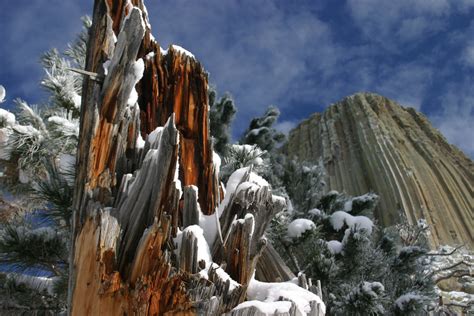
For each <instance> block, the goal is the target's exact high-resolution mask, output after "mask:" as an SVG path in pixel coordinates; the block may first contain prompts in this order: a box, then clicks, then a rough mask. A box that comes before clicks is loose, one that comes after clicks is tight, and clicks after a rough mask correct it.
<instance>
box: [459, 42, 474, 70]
mask: <svg viewBox="0 0 474 316" xmlns="http://www.w3.org/2000/svg"><path fill="white" fill-rule="evenodd" d="M461 58H462V61H463V62H464V63H465V64H466V65H467V66H469V67H474V42H470V43H468V45H467V46H466V48H465V49H464V52H463V54H462V57H461Z"/></svg>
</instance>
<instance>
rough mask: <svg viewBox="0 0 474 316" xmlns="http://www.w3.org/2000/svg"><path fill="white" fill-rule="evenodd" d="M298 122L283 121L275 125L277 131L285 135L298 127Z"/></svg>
mask: <svg viewBox="0 0 474 316" xmlns="http://www.w3.org/2000/svg"><path fill="white" fill-rule="evenodd" d="M298 123H299V122H297V121H281V122H278V123H277V124H275V129H276V130H277V131H279V132H282V133H283V134H285V135H288V133H289V132H290V131H291V130H292V129H293V128H295V127H296V125H298Z"/></svg>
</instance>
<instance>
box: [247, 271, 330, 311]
mask: <svg viewBox="0 0 474 316" xmlns="http://www.w3.org/2000/svg"><path fill="white" fill-rule="evenodd" d="M247 298H248V299H249V300H250V301H252V300H257V301H262V302H265V303H273V304H274V303H275V302H280V301H291V302H293V303H294V304H295V305H296V315H298V316H304V315H306V314H308V313H309V312H310V311H311V306H310V302H312V301H315V302H317V303H319V304H320V307H321V311H322V312H323V314H325V313H326V306H325V305H324V303H323V302H322V300H321V299H320V298H319V296H317V295H316V294H314V293H311V292H309V291H307V290H305V289H303V288H301V287H299V286H298V285H296V284H294V283H292V282H269V283H267V282H260V281H257V280H255V279H252V280H251V281H250V284H249V286H248V289H247Z"/></svg>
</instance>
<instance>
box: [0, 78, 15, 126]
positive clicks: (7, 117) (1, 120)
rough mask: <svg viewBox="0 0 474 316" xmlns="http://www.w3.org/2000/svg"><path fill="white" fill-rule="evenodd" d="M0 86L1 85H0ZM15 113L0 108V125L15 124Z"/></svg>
mask: <svg viewBox="0 0 474 316" xmlns="http://www.w3.org/2000/svg"><path fill="white" fill-rule="evenodd" d="M0 87H1V86H0ZM15 121H16V120H15V114H13V113H11V112H9V111H7V110H4V109H0V126H1V125H3V126H13V125H15Z"/></svg>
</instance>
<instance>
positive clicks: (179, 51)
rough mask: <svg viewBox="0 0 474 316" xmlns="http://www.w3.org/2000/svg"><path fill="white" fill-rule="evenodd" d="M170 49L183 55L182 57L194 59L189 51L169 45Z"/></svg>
mask: <svg viewBox="0 0 474 316" xmlns="http://www.w3.org/2000/svg"><path fill="white" fill-rule="evenodd" d="M171 47H172V48H173V49H174V50H175V51H177V52H178V53H180V54H183V55H185V56H188V57H191V58H195V57H194V55H193V54H192V53H191V52H190V51H188V50H186V49H184V48H182V47H181V46H178V45H171Z"/></svg>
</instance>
